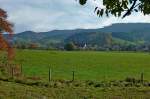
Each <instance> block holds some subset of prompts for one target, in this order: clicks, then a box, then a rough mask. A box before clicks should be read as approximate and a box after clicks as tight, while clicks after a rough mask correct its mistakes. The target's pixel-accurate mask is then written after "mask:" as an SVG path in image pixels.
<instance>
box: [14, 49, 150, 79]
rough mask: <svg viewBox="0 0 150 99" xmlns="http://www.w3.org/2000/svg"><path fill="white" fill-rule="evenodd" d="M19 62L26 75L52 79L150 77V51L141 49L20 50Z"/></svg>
mask: <svg viewBox="0 0 150 99" xmlns="http://www.w3.org/2000/svg"><path fill="white" fill-rule="evenodd" d="M15 62H16V63H17V64H21V65H22V68H23V73H24V75H25V76H37V77H40V78H41V79H42V80H45V81H46V80H48V74H49V68H50V69H51V76H52V79H53V80H57V79H59V80H60V79H62V80H71V79H72V71H74V72H75V79H76V80H100V81H102V80H122V79H125V78H126V77H135V78H139V77H140V74H141V73H144V79H146V80H150V72H149V71H150V54H149V53H141V52H137V53H135V52H99V51H97V52H95V51H70V52H67V51H45V50H17V51H16V58H15Z"/></svg>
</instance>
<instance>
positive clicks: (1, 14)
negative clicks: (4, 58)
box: [0, 8, 14, 60]
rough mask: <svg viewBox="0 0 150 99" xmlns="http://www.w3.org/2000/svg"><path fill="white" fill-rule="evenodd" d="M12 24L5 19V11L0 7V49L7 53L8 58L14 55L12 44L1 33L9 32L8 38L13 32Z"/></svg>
mask: <svg viewBox="0 0 150 99" xmlns="http://www.w3.org/2000/svg"><path fill="white" fill-rule="evenodd" d="M12 28H13V25H12V24H11V23H10V22H9V21H8V20H7V12H6V11H4V10H3V9H1V8H0V49H1V50H5V51H7V53H8V59H9V60H11V59H12V58H13V57H14V52H13V48H12V45H11V44H9V42H8V41H7V40H6V39H5V38H4V36H3V33H9V39H10V38H11V36H12V34H13V29H12Z"/></svg>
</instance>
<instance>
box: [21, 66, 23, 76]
mask: <svg viewBox="0 0 150 99" xmlns="http://www.w3.org/2000/svg"><path fill="white" fill-rule="evenodd" d="M20 68H21V76H22V75H23V73H22V64H21V67H20Z"/></svg>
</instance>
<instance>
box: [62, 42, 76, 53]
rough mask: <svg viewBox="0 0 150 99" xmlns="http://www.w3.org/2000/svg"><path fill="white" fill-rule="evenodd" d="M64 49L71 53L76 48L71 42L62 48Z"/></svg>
mask: <svg viewBox="0 0 150 99" xmlns="http://www.w3.org/2000/svg"><path fill="white" fill-rule="evenodd" d="M64 49H65V50H67V51H73V50H75V49H76V46H75V44H74V43H73V42H70V43H67V44H66V45H65V46H64Z"/></svg>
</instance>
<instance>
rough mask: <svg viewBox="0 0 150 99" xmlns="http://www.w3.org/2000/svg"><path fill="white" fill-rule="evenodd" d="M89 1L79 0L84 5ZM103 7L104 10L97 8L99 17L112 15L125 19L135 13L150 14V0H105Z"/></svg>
mask: <svg viewBox="0 0 150 99" xmlns="http://www.w3.org/2000/svg"><path fill="white" fill-rule="evenodd" d="M87 1H88V0H79V3H80V4H81V5H84V4H86V2H87ZM97 1H98V0H97ZM98 2H101V1H100V0H99V1H98ZM103 5H104V8H102V7H96V8H95V12H96V14H97V15H98V16H99V17H100V16H103V15H106V16H110V14H111V15H113V16H115V17H120V16H122V18H124V17H126V16H129V15H130V14H131V13H133V12H141V13H143V14H144V15H148V14H150V0H103Z"/></svg>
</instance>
